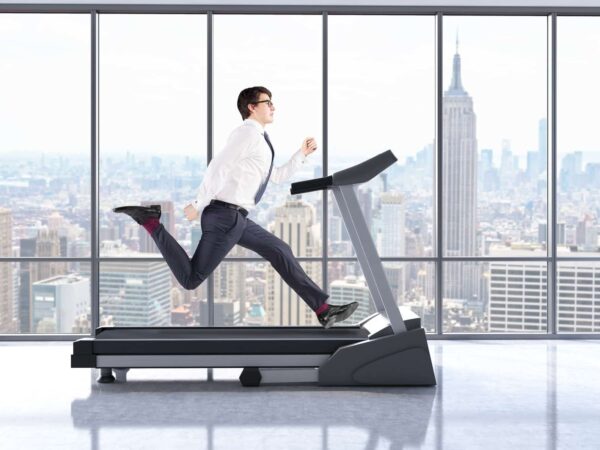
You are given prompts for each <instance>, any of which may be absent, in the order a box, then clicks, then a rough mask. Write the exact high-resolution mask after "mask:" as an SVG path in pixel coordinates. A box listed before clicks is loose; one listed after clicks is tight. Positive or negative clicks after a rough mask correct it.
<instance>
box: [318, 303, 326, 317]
mask: <svg viewBox="0 0 600 450" xmlns="http://www.w3.org/2000/svg"><path fill="white" fill-rule="evenodd" d="M328 309H329V305H328V304H327V303H323V304H322V305H321V306H319V307H318V308H317V310H316V311H315V314H316V315H317V316H320V315H321V314H323V313H324V312H325V311H327V310H328Z"/></svg>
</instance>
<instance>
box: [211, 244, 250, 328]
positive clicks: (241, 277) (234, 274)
mask: <svg viewBox="0 0 600 450" xmlns="http://www.w3.org/2000/svg"><path fill="white" fill-rule="evenodd" d="M244 250H245V249H244V248H243V247H240V246H239V245H236V246H234V247H233V249H231V251H230V252H229V253H228V254H227V256H230V257H236V256H237V257H240V256H245V252H244ZM212 275H213V280H214V292H215V294H214V295H215V308H216V307H217V306H216V304H217V303H219V302H220V303H235V304H236V306H227V305H225V306H219V307H220V308H222V310H223V311H226V310H227V308H230V312H231V311H234V310H235V315H236V316H239V317H238V318H237V319H236V320H235V321H232V320H233V319H232V320H228V321H226V322H227V323H220V322H219V321H218V320H217V316H216V315H215V325H217V326H225V325H227V326H229V325H233V324H234V322H235V324H237V323H239V322H241V321H243V320H244V317H245V314H246V309H247V307H249V306H250V305H249V304H248V305H246V300H245V290H246V263H245V262H240V261H233V262H225V261H223V262H221V264H219V265H218V266H217V268H216V269H215V270H214V272H213V274H212ZM236 308H237V309H236ZM215 312H216V310H215ZM223 314H224V315H223V317H225V316H227V314H225V313H223ZM229 322H230V323H229Z"/></svg>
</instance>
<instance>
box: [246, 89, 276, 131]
mask: <svg viewBox="0 0 600 450" xmlns="http://www.w3.org/2000/svg"><path fill="white" fill-rule="evenodd" d="M258 101H259V102H260V103H256V104H251V105H250V110H251V111H252V113H251V114H250V117H251V118H252V119H255V120H257V121H258V122H260V123H262V124H263V125H264V124H267V123H271V122H273V113H274V112H275V107H274V106H273V104H272V103H270V101H271V99H270V98H269V96H268V95H267V94H264V93H262V92H261V94H260V96H259V97H258ZM269 104H270V105H271V106H269Z"/></svg>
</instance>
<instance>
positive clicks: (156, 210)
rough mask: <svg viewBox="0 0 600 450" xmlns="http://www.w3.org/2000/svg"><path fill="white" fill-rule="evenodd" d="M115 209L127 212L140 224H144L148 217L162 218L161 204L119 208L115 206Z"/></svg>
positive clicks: (117, 211) (119, 211) (118, 211)
mask: <svg viewBox="0 0 600 450" xmlns="http://www.w3.org/2000/svg"><path fill="white" fill-rule="evenodd" d="M113 211H114V212H116V213H123V214H127V215H128V216H129V217H131V218H132V219H133V220H135V221H136V222H137V223H139V224H140V225H142V224H144V223H145V222H146V221H147V220H148V219H152V218H156V219H160V205H150V206H119V207H118V208H113Z"/></svg>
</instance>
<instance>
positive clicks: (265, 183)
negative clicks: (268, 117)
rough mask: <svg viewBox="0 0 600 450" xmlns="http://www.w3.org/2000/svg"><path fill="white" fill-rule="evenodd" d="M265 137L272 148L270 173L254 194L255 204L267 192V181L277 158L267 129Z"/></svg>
mask: <svg viewBox="0 0 600 450" xmlns="http://www.w3.org/2000/svg"><path fill="white" fill-rule="evenodd" d="M264 137H265V141H267V144H269V148H270V149H271V167H269V174H268V175H267V178H266V179H265V181H264V182H263V183H262V184H261V185H260V187H259V188H258V192H257V193H256V195H255V196H254V204H255V205H257V204H258V201H259V200H260V198H261V197H262V196H263V194H264V193H265V189H266V188H267V183H268V182H269V178H270V177H271V170H273V160H274V159H275V150H273V145H272V144H271V141H270V140H269V135H268V134H267V132H266V131H265V134H264Z"/></svg>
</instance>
